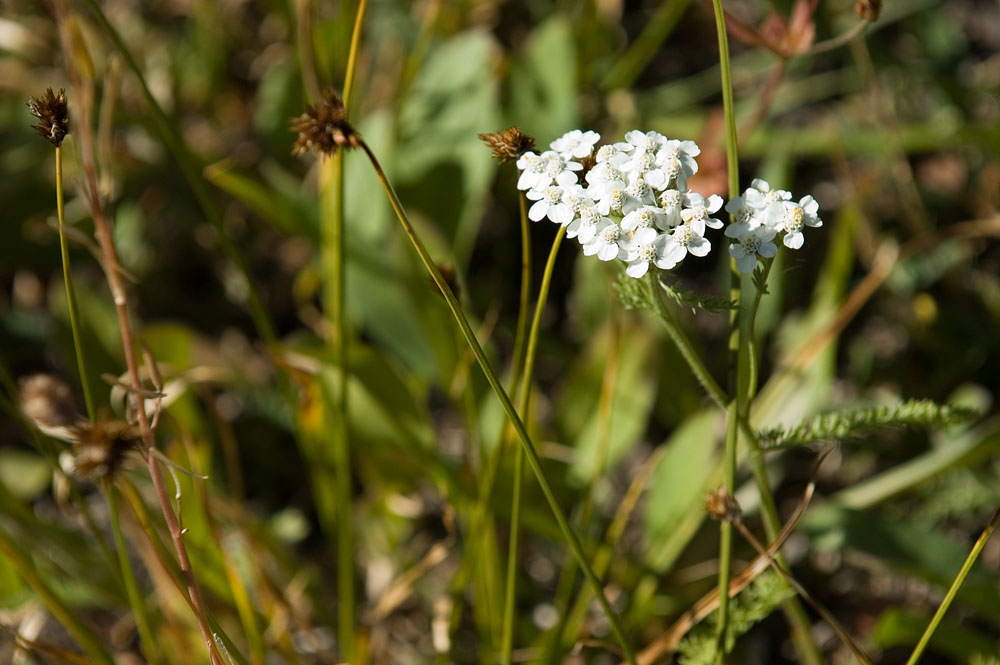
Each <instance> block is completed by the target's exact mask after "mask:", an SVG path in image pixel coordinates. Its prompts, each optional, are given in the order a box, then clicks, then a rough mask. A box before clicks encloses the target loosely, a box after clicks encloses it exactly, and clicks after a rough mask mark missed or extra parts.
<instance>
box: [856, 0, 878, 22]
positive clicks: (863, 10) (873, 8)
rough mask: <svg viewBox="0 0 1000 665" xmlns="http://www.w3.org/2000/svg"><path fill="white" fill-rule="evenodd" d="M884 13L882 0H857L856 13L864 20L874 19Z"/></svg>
mask: <svg viewBox="0 0 1000 665" xmlns="http://www.w3.org/2000/svg"><path fill="white" fill-rule="evenodd" d="M881 13H882V0H857V1H856V2H855V3H854V15H855V16H857V17H858V18H859V19H861V20H862V21H874V20H876V19H878V15H879V14H881Z"/></svg>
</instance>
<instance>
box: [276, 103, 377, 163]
mask: <svg viewBox="0 0 1000 665" xmlns="http://www.w3.org/2000/svg"><path fill="white" fill-rule="evenodd" d="M291 129H292V131H293V132H298V133H299V138H298V139H296V141H295V145H294V146H293V147H292V154H293V155H301V154H302V153H304V152H306V151H307V150H312V151H313V152H315V153H316V154H318V155H333V154H334V153H335V152H337V148H357V147H360V145H361V137H360V136H359V135H358V133H357V132H356V131H354V128H353V127H351V125H350V123H348V122H347V109H346V108H345V107H344V102H343V100H341V99H340V97H339V96H338V95H337V93H336V92H334V91H333V90H331V89H329V88H327V89H326V90H324V91H323V100H322V101H321V102H319V103H318V104H310V105H308V106H306V110H305V113H303V114H302V115H300V116H299V117H297V118H292V122H291Z"/></svg>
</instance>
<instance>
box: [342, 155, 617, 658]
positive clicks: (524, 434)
mask: <svg viewBox="0 0 1000 665" xmlns="http://www.w3.org/2000/svg"><path fill="white" fill-rule="evenodd" d="M361 148H362V150H364V151H365V154H366V155H367V156H368V159H369V160H370V161H371V163H372V167H373V168H374V169H375V173H376V175H377V176H378V178H379V180H380V181H381V182H382V187H383V188H384V189H385V193H386V196H387V197H388V199H389V203H390V204H391V205H392V209H393V211H394V212H395V213H396V217H397V219H398V220H399V223H400V225H402V227H403V230H404V231H405V232H406V235H407V236H408V237H409V239H410V242H411V243H412V244H413V248H414V249H415V250H416V252H417V254H418V255H419V256H420V261H421V262H422V263H423V264H424V267H425V268H426V269H427V272H428V273H430V275H431V278H433V280H434V283H435V284H437V287H438V288H439V289H440V290H441V293H442V294H443V295H444V298H445V301H447V303H448V308H449V309H450V310H451V313H452V315H453V316H454V317H455V321H456V323H457V324H458V326H459V328H460V329H461V331H462V335H463V336H464V337H465V341H466V342H468V344H469V346H470V347H471V348H472V352H473V354H475V356H476V361H477V362H478V363H479V366H480V368H481V369H482V371H483V374H484V375H485V376H486V380H487V382H489V384H490V387H491V388H492V389H493V392H494V393H496V396H497V398H498V399H499V400H500V405H501V406H502V407H503V410H504V412H505V413H506V414H507V418H509V419H510V422H511V423H512V424H513V426H514V431H515V432H516V433H517V437H518V439H519V440H520V442H521V446H522V447H523V449H524V454H525V457H526V458H527V460H528V464H529V465H530V466H531V470H532V471H533V472H534V474H535V477H536V478H537V480H538V485H539V486H540V487H541V490H542V494H544V495H545V500H546V501H548V503H549V507H550V508H551V509H552V514H553V516H554V517H555V520H556V523H557V524H558V525H559V530H560V531H562V533H563V537H564V538H565V540H566V544H567V545H568V546H569V547H570V549H571V550H572V551H573V554H574V556H576V558H577V561H578V562H579V564H580V568H581V569H582V570H583V573H584V576H585V577H586V578H587V582H588V583H589V584H590V585H591V587H592V588H593V590H594V594H595V595H596V596H597V599H598V602H600V604H601V608H602V609H603V610H604V613H605V615H606V616H607V618H608V623H610V624H611V630H612V632H613V633H614V635H615V638H616V639H617V640H618V643H619V645H620V646H621V649H622V653H623V655H624V656H625V660H626V661H628V662H629V663H630V664H631V665H636V661H635V654H634V653H633V651H632V647H631V646H630V645H629V643H628V640H627V638H626V636H625V631H624V629H623V628H622V624H621V620H620V619H619V618H618V614H617V613H616V612H615V611H614V609H613V608H612V607H611V603H609V602H608V599H607V596H605V594H604V588H603V586H602V585H601V581H600V580H599V579H598V578H597V575H596V574H595V573H594V569H593V568H592V567H591V566H590V562H589V561H587V557H586V555H585V554H584V552H583V545H581V543H580V538H579V536H577V534H576V531H574V529H573V527H571V526H570V524H569V520H567V519H566V514H565V513H564V512H563V510H562V508H561V507H560V506H559V501H558V499H556V495H555V492H554V491H553V490H552V485H551V484H550V483H549V480H548V478H547V477H546V475H545V471H544V469H542V462H541V460H540V459H539V457H538V452H537V451H536V450H535V445H534V444H533V443H532V442H531V437H529V436H528V431H527V430H526V429H525V427H524V422H523V421H522V420H521V418H520V417H519V416H518V415H517V410H516V409H515V408H514V404H513V403H512V402H511V401H510V397H509V396H508V395H507V391H505V390H504V388H503V386H502V385H501V384H500V379H498V378H497V375H496V372H495V371H494V370H493V367H492V365H491V364H490V361H489V359H488V358H487V357H486V352H485V351H483V347H482V346H481V345H480V344H479V340H477V339H476V334H475V332H474V331H473V330H472V326H471V325H469V321H468V319H467V318H466V317H465V313H464V311H463V310H462V306H461V304H459V302H458V299H457V298H455V295H454V294H453V293H452V292H451V289H450V288H449V287H448V284H447V282H445V280H444V277H442V276H441V271H440V270H438V268H437V265H435V263H434V260H433V259H432V258H431V256H430V254H429V253H428V252H427V249H426V248H425V247H424V244H423V242H422V241H421V240H420V238H419V237H418V236H417V234H416V231H415V230H414V228H413V225H412V224H411V223H410V220H409V218H408V217H407V215H406V211H404V210H403V206H402V204H401V203H400V202H399V198H398V197H397V196H396V192H395V191H394V190H393V188H392V185H391V184H390V183H389V179H388V178H387V177H386V175H385V172H384V171H383V170H382V166H381V165H380V164H379V162H378V159H376V157H375V154H374V153H372V151H371V148H369V147H368V144H366V143H365V142H364V141H362V142H361Z"/></svg>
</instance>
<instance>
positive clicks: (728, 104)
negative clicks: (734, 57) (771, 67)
mask: <svg viewBox="0 0 1000 665" xmlns="http://www.w3.org/2000/svg"><path fill="white" fill-rule="evenodd" d="M712 8H713V10H714V14H715V28H716V32H717V33H718V37H719V68H720V70H721V72H722V107H723V113H724V114H725V118H726V166H727V168H726V172H727V175H728V180H729V198H730V199H732V198H735V197H736V196H737V193H738V192H739V187H740V184H739V183H740V175H739V163H738V161H737V148H736V146H737V143H736V117H735V113H734V111H733V79H732V71H731V69H730V62H729V38H728V36H727V34H726V17H725V13H724V12H723V9H722V0H712ZM729 273H730V280H729V285H730V297H731V300H733V301H734V302H736V305H737V306H736V308H735V309H733V310H732V311H731V312H730V315H729V331H730V332H729V381H728V383H729V394H730V398H731V400H730V402H729V405H728V406H727V408H726V411H727V418H726V421H727V422H726V445H725V451H724V453H723V461H722V469H723V471H722V475H723V483H724V484H725V486H726V489H727V490H728V491H729V492H730V493H732V492H734V491H735V485H736V446H737V442H738V440H739V431H738V425H739V414H740V411H741V408H740V407H741V404H742V402H741V399H742V397H743V391H742V390H740V381H739V374H740V355H741V348H742V342H743V339H742V334H741V330H742V329H741V326H740V316H741V315H742V296H741V292H742V289H741V288H740V283H741V278H740V273H739V271H738V270H737V268H736V261H735V260H734V259H730V261H729ZM732 540H733V528H732V525H731V524H729V523H728V522H725V521H723V522H721V523H720V526H719V601H720V602H719V625H718V627H717V628H718V632H717V635H716V637H717V640H716V661H717V662H720V663H721V662H722V659H723V655H724V653H725V651H726V634H727V631H728V623H729V579H730V576H731V570H730V564H731V558H732Z"/></svg>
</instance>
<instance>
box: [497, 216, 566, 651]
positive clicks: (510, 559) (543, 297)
mask: <svg viewBox="0 0 1000 665" xmlns="http://www.w3.org/2000/svg"><path fill="white" fill-rule="evenodd" d="M522 200H523V197H522ZM522 205H523V203H522ZM565 236H566V227H565V226H560V227H559V231H557V232H556V237H555V239H554V240H553V241H552V249H550V250H549V258H548V259H547V260H546V262H545V271H544V272H543V273H542V285H541V287H539V289H538V300H537V301H536V302H535V314H534V316H532V318H531V330H530V332H529V333H528V348H527V352H526V353H525V356H524V372H523V373H522V375H521V390H520V394H519V396H518V405H517V407H518V408H517V412H518V413H519V414H520V415H521V420H522V421H524V422H527V420H528V408H529V405H530V404H531V378H532V375H533V374H534V373H535V357H536V355H537V351H538V333H539V331H540V330H541V328H542V313H543V311H544V310H545V303H546V302H547V301H548V299H549V287H550V286H551V285H552V273H553V272H554V271H555V266H556V256H558V254H559V246H560V245H561V244H562V240H563V238H564V237H565ZM505 443H506V442H505ZM523 474H524V450H523V449H522V448H521V447H520V446H518V448H517V449H516V450H515V451H514V488H513V498H512V499H511V507H510V538H509V540H508V543H507V586H506V589H505V593H504V613H503V637H502V641H501V662H502V663H503V664H504V665H510V664H511V659H512V657H513V649H514V605H515V602H514V601H515V596H516V591H517V550H518V540H519V537H520V531H521V523H520V514H521V479H522V476H523Z"/></svg>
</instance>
